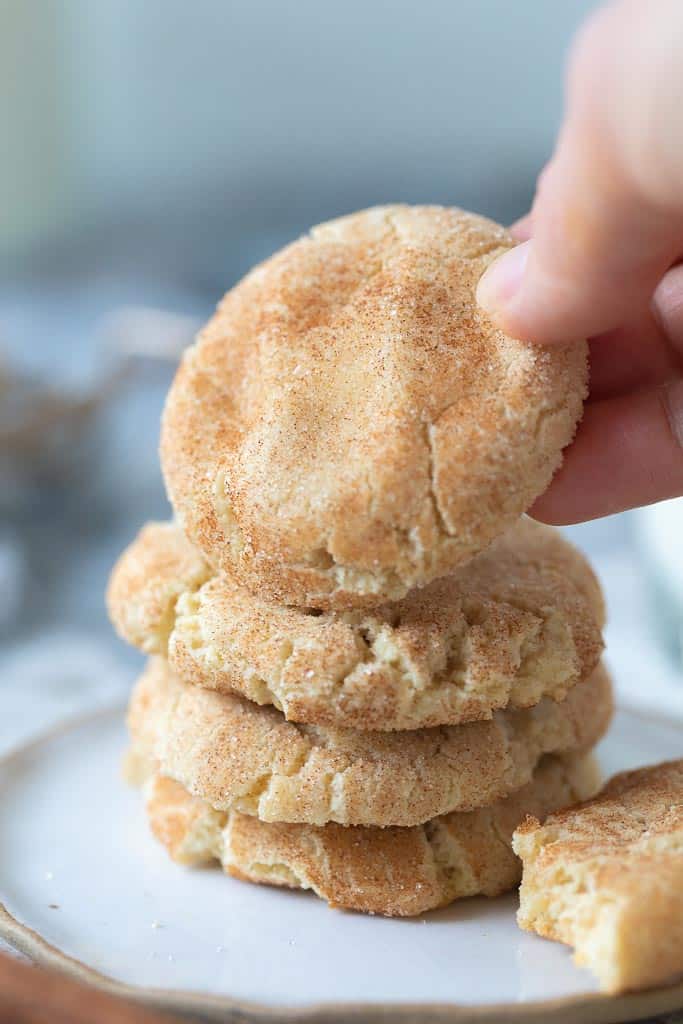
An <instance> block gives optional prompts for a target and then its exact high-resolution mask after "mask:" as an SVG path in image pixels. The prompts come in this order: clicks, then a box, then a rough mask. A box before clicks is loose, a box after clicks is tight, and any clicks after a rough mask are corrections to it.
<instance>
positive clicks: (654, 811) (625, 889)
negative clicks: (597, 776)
mask: <svg viewBox="0 0 683 1024" xmlns="http://www.w3.org/2000/svg"><path fill="white" fill-rule="evenodd" d="M514 849H515V851H516V853H517V854H518V855H519V856H520V857H521V858H522V861H523V865H524V878H523V882H522V888H521V890H520V909H519V915H518V921H519V924H520V925H521V927H522V928H525V929H527V930H528V931H534V932H537V933H538V934H539V935H543V936H545V937H546V938H550V939H556V940H557V941H559V942H565V943H567V945H569V946H573V947H574V948H575V950H576V953H575V959H576V962H577V963H578V964H581V965H582V966H585V967H589V968H590V969H591V970H592V971H593V972H594V974H596V975H597V977H598V979H599V981H600V986H601V988H602V989H603V991H605V992H610V993H616V992H623V991H626V990H630V989H641V988H648V987H651V986H653V985H659V984H664V983H666V982H669V981H673V980H674V978H675V977H677V976H678V975H681V974H683V760H682V761H671V762H668V763H665V764H659V765H654V766H651V767H648V768H641V769H639V770H638V771H632V772H625V773H623V774H621V775H617V776H615V777H614V778H613V779H612V780H611V781H610V782H608V784H607V785H606V786H605V788H604V789H603V791H602V792H601V793H600V794H598V796H596V797H595V798H594V799H593V800H591V801H589V802H588V803H585V804H583V805H580V806H579V807H575V808H572V809H570V810H567V811H565V812H563V813H559V814H553V815H552V816H551V817H550V818H548V820H547V821H546V823H545V824H544V825H540V824H539V822H538V821H536V820H535V819H533V818H530V819H527V821H525V823H524V824H523V825H521V826H520V828H518V829H517V831H516V833H515V838H514Z"/></svg>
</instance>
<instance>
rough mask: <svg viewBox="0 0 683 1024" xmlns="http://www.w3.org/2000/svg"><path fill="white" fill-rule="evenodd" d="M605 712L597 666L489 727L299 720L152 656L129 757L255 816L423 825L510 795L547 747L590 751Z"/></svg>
mask: <svg viewBox="0 0 683 1024" xmlns="http://www.w3.org/2000/svg"><path fill="white" fill-rule="evenodd" d="M611 713H612V695H611V686H610V681H609V678H608V676H607V673H606V672H605V670H604V669H603V668H602V667H601V666H599V667H598V669H597V670H596V671H595V672H594V673H593V675H592V676H591V677H590V678H589V679H587V680H585V681H584V682H581V683H578V684H577V685H576V686H574V687H572V689H571V690H570V691H569V694H568V696H567V697H566V698H565V699H564V701H562V702H561V703H556V702H555V701H553V700H549V699H544V700H542V701H541V702H540V703H539V704H537V705H536V706H535V707H533V708H530V709H528V710H520V711H511V710H507V711H497V712H495V714H494V716H493V718H492V719H491V720H490V721H488V722H471V723H469V724H468V725H456V726H443V727H440V728H433V729H416V730H413V731H409V732H360V731H357V730H352V729H335V728H327V727H324V726H312V725H295V724H294V723H292V722H287V721H285V719H284V718H283V716H282V714H281V713H280V712H279V711H277V710H276V709H275V708H272V707H258V706H257V705H256V704H252V703H251V702H250V701H248V700H245V699H244V698H243V697H238V696H235V695H232V694H218V693H214V692H211V691H209V690H205V689H203V688H202V687H199V686H191V685H187V684H185V683H182V682H181V681H180V680H179V679H178V678H177V676H175V675H174V674H173V672H172V671H171V670H170V668H169V667H168V665H167V663H166V662H165V661H163V660H162V659H161V658H157V659H153V660H152V661H151V662H150V664H149V666H148V668H147V671H146V672H145V673H144V674H143V676H142V677H141V679H140V680H139V682H138V684H137V687H136V689H135V691H134V694H133V698H132V701H131V707H130V711H129V727H130V730H131V736H132V741H133V754H132V757H131V764H132V765H134V764H135V763H136V762H137V761H149V760H153V761H154V762H155V763H158V765H159V770H160V771H161V772H162V774H164V775H167V776H169V777H170V778H173V779H175V780H176V781H177V782H180V783H182V785H183V786H184V787H185V788H186V789H188V790H189V791H190V792H191V793H192V794H193V795H194V796H199V797H201V798H202V799H204V800H206V801H207V802H208V803H209V804H211V806H212V807H214V808H216V809H217V810H226V811H227V810H237V811H243V812H244V813H246V814H252V815H255V816H257V817H258V818H261V819H262V820H263V821H283V822H306V823H308V824H312V825H323V824H325V823H326V822H328V821H336V822H338V823H339V824H342V825H379V826H385V825H401V826H407V825H419V824H422V823H423V822H425V821H428V820H429V819H430V818H435V817H437V816H438V815H440V814H447V813H449V812H451V811H456V810H457V811H469V810H472V809H474V808H475V807H483V806H486V805H487V804H490V803H492V802H493V801H495V800H498V799H500V798H501V797H504V796H506V795H508V794H509V793H512V792H513V791H514V790H516V789H519V788H520V787H521V786H523V785H525V784H526V783H527V782H529V780H530V779H531V777H532V775H533V772H534V769H535V767H536V765H537V763H538V761H539V760H540V759H541V757H542V756H543V755H544V754H549V753H571V752H575V751H584V750H588V749H589V748H590V747H592V746H593V745H594V744H595V743H596V742H597V740H598V739H599V738H600V737H601V736H602V734H603V733H604V731H605V730H606V728H607V726H608V724H609V721H610V718H611Z"/></svg>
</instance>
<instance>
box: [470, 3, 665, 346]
mask: <svg viewBox="0 0 683 1024" xmlns="http://www.w3.org/2000/svg"><path fill="white" fill-rule="evenodd" d="M682 48H683V4H681V3H680V0H651V2H650V3H648V4H642V3H639V2H637V0H636V2H633V0H622V2H620V3H616V4H612V5H609V7H607V8H604V9H602V10H601V11H600V12H599V13H598V15H597V16H595V17H593V18H592V19H591V21H590V22H589V24H588V25H587V27H586V29H585V30H584V32H583V33H582V35H581V37H580V38H579V40H578V42H577V44H576V46H575V49H574V53H573V56H572V59H571V69H570V76H569V88H568V98H567V110H566V117H565V123H564V126H563V129H562V132H561V133H560V138H559V141H558V145H557V149H556V152H555V155H554V157H553V160H552V161H551V163H550V165H549V166H548V168H547V170H546V172H545V174H544V175H543V178H542V181H541V183H540V187H539V189H538V192H537V196H536V200H535V203H534V207H533V211H532V213H533V229H534V235H533V240H531V241H527V242H525V243H524V244H523V245H521V246H518V247H517V248H516V249H513V250H511V251H510V252H509V253H507V254H506V255H505V256H503V257H501V258H500V260H498V261H497V262H496V263H495V264H493V265H492V267H491V268H489V270H488V271H487V273H486V274H485V275H484V276H483V278H482V280H481V281H480V284H479V290H478V299H479V301H480V303H481V305H482V306H483V307H484V308H485V309H486V310H487V311H488V312H489V314H490V315H491V316H492V317H493V319H494V320H495V321H496V322H497V323H498V324H499V326H501V327H502V328H503V329H504V330H505V331H506V332H507V333H509V334H512V335H513V336H515V337H523V338H527V339H529V340H534V341H540V342H544V343H553V342H562V341H567V340H570V339H572V338H576V337H587V336H592V335H595V334H600V333H603V332H604V331H606V330H609V329H612V328H614V327H615V326H617V325H619V324H621V323H624V322H625V321H626V320H628V319H629V318H630V317H631V316H633V315H634V313H635V311H637V310H639V309H641V310H642V309H644V308H645V307H646V306H647V305H648V304H649V301H650V299H651V297H652V294H653V292H654V290H655V287H656V285H657V282H658V281H659V280H660V279H661V277H662V275H663V274H664V273H665V272H666V270H667V268H668V267H669V266H670V265H671V263H672V262H673V261H674V259H675V258H676V256H677V254H678V252H679V251H680V242H681V237H683V189H681V181H682V180H683V136H682V135H681V133H680V131H679V123H680V114H679V110H680V106H681V104H682V103H683V61H681V60H680V52H681V49H682Z"/></svg>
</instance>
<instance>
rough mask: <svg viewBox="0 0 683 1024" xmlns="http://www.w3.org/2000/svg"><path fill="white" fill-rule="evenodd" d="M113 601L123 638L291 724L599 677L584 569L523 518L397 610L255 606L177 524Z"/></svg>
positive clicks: (136, 562) (418, 714)
mask: <svg viewBox="0 0 683 1024" xmlns="http://www.w3.org/2000/svg"><path fill="white" fill-rule="evenodd" d="M108 603H109V608H110V614H111V617H112V620H113V622H114V623H115V625H116V627H117V629H118V630H119V632H120V633H121V635H122V636H123V637H124V638H125V639H127V640H128V641H129V642H130V643H132V644H134V645H135V646H137V647H139V648H140V649H141V650H143V651H145V652H146V653H148V654H162V655H164V656H165V657H167V658H168V660H169V662H170V664H171V667H172V668H173V669H174V670H175V671H176V673H177V674H178V675H179V676H180V677H181V678H182V679H183V681H184V682H192V683H196V684H199V685H201V686H205V687H209V688H211V689H215V690H218V691H220V692H222V693H229V692H237V693H241V694H243V695H244V696H245V697H248V698H249V699H250V700H252V701H255V702H257V703H259V704H273V705H275V707H277V708H279V709H280V710H281V711H282V712H283V714H284V715H285V717H286V718H287V719H288V720H289V721H294V722H309V723H313V724H317V725H334V726H342V727H351V728H360V729H380V730H390V729H417V728H421V727H424V726H434V725H455V724H458V723H460V722H467V721H476V720H478V719H486V718H490V717H491V715H492V713H493V712H494V711H495V710H496V709H498V708H504V707H507V706H511V707H530V706H532V705H534V704H537V703H538V701H539V700H541V699H542V698H543V697H545V696H549V697H552V698H554V699H556V700H561V699H562V698H563V697H565V696H566V694H567V693H568V692H569V690H570V688H571V687H572V686H574V685H575V684H576V683H577V682H579V681H580V680H582V679H585V678H586V677H587V676H588V675H589V674H590V673H591V671H592V670H593V669H594V668H595V665H596V664H597V662H598V659H599V656H600V653H601V650H602V639H601V629H602V626H603V624H604V608H603V601H602V595H601V592H600V586H599V584H598V582H597V580H596V578H595V576H594V574H593V572H592V570H591V568H590V566H589V565H588V563H587V562H586V560H585V559H584V558H583V556H582V555H580V554H579V552H578V551H576V549H575V548H573V547H572V546H571V545H570V544H569V543H568V542H567V541H566V540H564V538H563V537H562V536H561V534H560V533H559V532H558V531H556V530H553V529H551V528H550V527H545V526H541V525H540V524H538V523H535V522H533V521H532V520H528V519H522V520H520V521H519V522H518V523H517V524H515V526H513V527H512V528H511V529H510V530H509V531H508V532H507V533H506V534H505V535H504V536H503V537H502V538H500V539H498V540H497V541H494V542H493V544H492V545H490V546H489V548H487V549H486V551H484V552H482V553H481V554H480V555H477V556H476V557H475V558H474V559H473V560H472V561H471V562H468V563H467V564H466V565H464V566H461V567H460V568H459V569H458V570H456V572H455V573H454V574H453V575H452V576H450V577H446V578H444V579H442V580H436V581H435V582H433V583H431V584H429V585H428V586H426V587H424V588H423V589H421V590H415V591H412V592H411V593H410V594H408V595H407V596H406V597H405V598H404V599H403V600H401V601H398V602H394V603H393V604H386V605H381V606H380V607H378V608H375V609H371V610H369V609H366V610H365V611H360V612H325V613H321V614H319V615H311V614H310V613H307V612H306V611H305V610H303V609H295V608H285V607H282V606H279V605H274V604H272V603H270V602H267V601H263V600H261V599H260V598H257V597H254V596H253V595H251V594H250V593H249V592H248V591H246V590H244V589H243V588H242V587H240V586H239V585H238V584H236V583H234V582H233V581H231V580H230V579H229V578H227V577H226V576H225V575H223V574H216V573H214V572H213V571H212V570H210V569H209V568H208V565H207V564H206V563H205V562H204V561H203V560H202V558H201V556H200V554H199V553H198V551H197V549H196V548H194V547H193V546H192V544H191V543H190V542H189V541H188V540H187V539H186V538H185V537H184V535H183V533H182V532H181V530H180V529H179V527H177V526H175V525H173V524H171V523H150V524H149V525H148V526H146V527H145V528H144V529H143V530H142V532H141V533H140V535H139V536H138V537H137V539H136V540H135V541H134V543H133V544H132V545H131V546H130V547H129V548H128V550H127V551H126V552H125V553H124V554H123V556H122V557H121V559H120V560H119V563H118V564H117V566H116V567H115V569H114V572H113V574H112V579H111V583H110V586H109V593H108Z"/></svg>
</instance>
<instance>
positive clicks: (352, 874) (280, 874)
mask: <svg viewBox="0 0 683 1024" xmlns="http://www.w3.org/2000/svg"><path fill="white" fill-rule="evenodd" d="M152 770H153V769H152ZM598 780H599V771H598V768H597V765H596V763H595V761H594V759H593V758H592V757H591V756H589V755H588V756H586V755H575V756H567V757H552V756H550V757H547V758H544V759H543V760H542V761H541V763H540V764H539V766H538V768H537V769H536V771H535V772H534V775H533V778H532V780H531V781H530V782H528V783H527V784H526V786H523V787H522V788H521V789H520V790H518V791H517V792H516V793H514V794H512V795H511V796H509V797H507V798H505V799H503V800H499V801H498V802H497V803H495V804H493V805H492V806H491V807H484V808H480V809H478V810H475V811H470V812H469V813H455V814H448V815H444V816H443V817H440V818H435V819H433V820H432V821H428V822H426V823H425V824H424V825H418V826H415V827H413V828H384V829H380V828H363V827H360V826H355V827H354V826H348V827H345V826H343V825H335V824H329V825H324V826H322V827H316V826H315V825H283V824H268V823H266V822H262V821H259V820H258V819H257V818H254V817H250V816H249V815H245V814H240V813H239V812H238V811H228V812H225V811H216V810H214V809H213V808H212V807H210V806H209V804H207V803H206V802H204V801H203V800H200V799H198V798H197V797H193V796H191V795H190V794H189V793H188V791H187V790H186V789H184V788H183V787H182V786H181V785H180V784H179V783H177V782H174V781H173V780H172V779H169V778H166V777H164V776H163V775H159V774H154V775H152V777H151V778H150V779H149V781H148V782H147V784H146V787H145V796H146V805H147V815H148V818H149V822H150V826H151V828H152V831H153V833H154V834H155V836H156V837H157V839H159V841H160V842H162V843H163V844H164V846H165V847H166V849H167V850H168V852H169V853H170V855H171V857H172V858H173V859H174V860H176V861H178V862H179V863H182V864H204V863H209V862H211V861H213V860H217V861H219V862H220V863H221V865H222V866H223V868H224V870H225V871H226V872H228V874H231V875H233V876H235V877H237V878H241V879H245V880H247V881H251V882H258V883H262V884H268V885H281V886H288V887H290V888H296V889H312V890H313V891H314V892H315V893H316V895H317V896H319V897H321V898H322V899H324V900H327V902H328V903H329V904H330V905H331V906H333V907H345V908H347V909H350V910H360V911H364V912H365V913H371V914H386V915H390V916H394V915H395V916H412V915H415V914H423V913H425V912H426V911H428V910H433V909H434V908H435V907H441V906H445V905H446V904H448V903H452V902H453V900H456V899H461V898H463V897H467V896H476V895H478V894H481V895H485V896H497V895H498V894H499V893H502V892H505V891H506V890H507V889H511V888H512V887H513V886H515V885H516V884H517V883H518V882H519V879H520V876H521V865H520V862H519V860H518V859H517V858H516V857H515V856H514V854H513V852H512V847H511V843H512V832H513V830H514V828H515V827H516V825H517V824H519V822H520V821H521V820H522V819H523V818H524V817H525V815H527V814H533V815H535V816H536V817H538V818H543V817H544V816H545V815H546V814H548V813H549V812H550V811H555V810H558V809H559V808H561V807H566V806H568V805H569V804H572V803H574V802H576V801H577V800H583V799H586V798H587V797H589V796H591V795H592V794H593V793H594V792H595V790H596V789H597V787H598V784H599V781H598Z"/></svg>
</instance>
